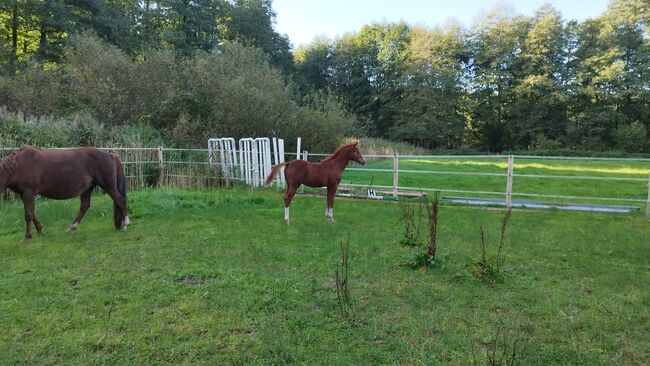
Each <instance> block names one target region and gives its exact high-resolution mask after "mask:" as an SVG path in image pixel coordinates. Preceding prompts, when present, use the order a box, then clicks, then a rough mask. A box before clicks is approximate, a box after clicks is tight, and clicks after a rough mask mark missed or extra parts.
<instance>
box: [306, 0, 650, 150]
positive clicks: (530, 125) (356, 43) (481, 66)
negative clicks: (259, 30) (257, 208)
mask: <svg viewBox="0 0 650 366" xmlns="http://www.w3.org/2000/svg"><path fill="white" fill-rule="evenodd" d="M649 20H650V3H648V2H647V1H640V0H639V1H637V0H613V1H611V2H610V4H609V6H608V8H607V11H606V12H605V13H604V14H602V15H600V16H598V17H596V18H594V19H588V20H585V21H583V22H577V21H566V20H564V19H563V18H562V15H561V14H560V12H559V11H557V10H556V9H555V8H553V7H552V6H549V5H545V6H543V7H541V8H539V9H538V10H537V11H536V12H535V14H533V15H532V16H523V15H516V14H513V13H512V11H511V10H509V9H508V8H504V7H497V8H495V9H493V10H492V11H491V12H490V13H489V14H487V15H486V16H485V17H484V18H483V19H481V20H480V21H478V22H477V23H476V24H474V25H473V26H472V27H464V26H463V25H461V24H458V23H455V22H448V23H447V24H444V25H442V26H436V27H433V28H428V27H422V26H409V25H407V24H404V23H397V24H395V23H393V24H373V25H367V26H365V27H363V28H362V29H361V30H360V31H358V32H356V33H353V34H347V35H345V36H343V37H341V38H339V39H336V40H327V39H320V40H316V41H314V42H313V43H312V44H310V45H308V46H306V47H303V48H300V49H298V50H296V52H295V58H296V68H297V69H298V74H299V76H300V77H301V78H302V80H303V81H304V83H305V84H307V85H309V86H311V87H313V88H316V89H326V90H332V91H333V92H334V93H335V94H336V95H337V96H338V97H340V99H341V100H342V102H343V103H344V105H345V106H346V107H347V108H348V109H349V110H351V111H354V112H355V114H356V115H357V116H358V118H359V120H360V121H361V123H362V124H363V126H365V127H366V128H367V132H368V133H369V134H371V135H374V136H381V137H386V138H391V139H395V140H401V141H406V142H411V143H414V144H417V145H420V146H427V147H459V146H477V147H481V148H483V149H487V150H490V151H502V150H508V149H529V148H559V147H572V148H584V149H597V150H600V149H612V148H618V149H622V150H628V151H643V150H644V149H645V150H646V151H648V149H650V146H649V145H648V141H649V140H648V136H649V132H650V30H649V28H648V24H649Z"/></svg>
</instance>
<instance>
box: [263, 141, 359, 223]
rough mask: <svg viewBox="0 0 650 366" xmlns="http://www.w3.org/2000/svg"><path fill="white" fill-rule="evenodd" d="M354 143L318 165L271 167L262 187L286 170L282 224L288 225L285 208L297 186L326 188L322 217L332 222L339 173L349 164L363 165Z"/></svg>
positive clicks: (302, 163) (292, 163) (301, 162)
mask: <svg viewBox="0 0 650 366" xmlns="http://www.w3.org/2000/svg"><path fill="white" fill-rule="evenodd" d="M357 144H358V142H355V143H352V144H347V145H343V146H341V147H339V148H338V149H336V151H335V152H334V154H332V155H330V156H328V157H327V158H325V159H323V160H322V161H321V162H320V163H310V162H308V161H305V160H292V161H289V162H286V163H280V164H278V165H275V166H274V167H273V169H272V170H271V174H269V176H268V177H267V178H266V181H265V182H264V185H266V186H268V185H269V184H271V182H272V181H273V178H274V177H275V176H276V175H277V174H278V172H279V171H280V169H282V167H286V169H285V171H284V176H285V179H286V181H287V192H286V193H285V195H284V221H285V222H286V223H287V225H288V224H289V205H291V200H292V199H293V196H294V195H295V194H296V190H297V189H298V187H300V185H301V184H304V185H306V186H309V187H327V208H326V210H325V217H327V219H328V220H329V221H330V222H332V221H334V196H335V195H336V190H337V189H338V187H339V183H340V182H341V176H342V175H343V170H345V167H346V166H348V163H349V162H350V160H352V161H355V162H357V163H359V164H361V165H364V164H365V163H366V159H364V158H363V155H361V152H360V151H359V149H358V147H357Z"/></svg>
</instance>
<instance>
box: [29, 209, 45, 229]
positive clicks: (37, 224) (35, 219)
mask: <svg viewBox="0 0 650 366" xmlns="http://www.w3.org/2000/svg"><path fill="white" fill-rule="evenodd" d="M32 221H33V222H34V226H35V227H36V232H37V233H39V234H43V224H41V222H40V221H38V219H37V218H36V208H34V219H33V220H32Z"/></svg>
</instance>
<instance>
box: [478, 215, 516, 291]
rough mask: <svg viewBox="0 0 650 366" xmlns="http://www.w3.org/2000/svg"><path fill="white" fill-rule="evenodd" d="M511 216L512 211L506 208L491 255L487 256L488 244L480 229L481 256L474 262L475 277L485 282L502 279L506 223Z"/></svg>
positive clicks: (483, 232)
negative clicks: (497, 239) (497, 240)
mask: <svg viewBox="0 0 650 366" xmlns="http://www.w3.org/2000/svg"><path fill="white" fill-rule="evenodd" d="M511 215H512V209H510V208H508V209H507V210H506V212H505V214H504V215H503V218H502V219H501V231H500V237H499V242H498V243H497V244H496V248H495V249H494V250H493V253H492V254H488V253H487V252H488V248H489V246H490V245H489V244H488V243H487V239H486V238H485V235H486V234H485V231H484V230H483V226H482V225H481V227H480V233H481V237H480V241H479V248H480V249H481V256H480V258H479V259H478V261H477V262H476V264H475V265H476V277H478V278H479V279H481V280H482V281H485V282H494V281H500V280H502V279H503V274H504V270H503V264H504V263H505V260H506V252H505V251H504V250H505V236H506V230H507V228H508V223H509V222H510V216H511Z"/></svg>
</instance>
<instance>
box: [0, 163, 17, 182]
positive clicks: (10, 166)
mask: <svg viewBox="0 0 650 366" xmlns="http://www.w3.org/2000/svg"><path fill="white" fill-rule="evenodd" d="M13 158H14V157H13V156H9V157H7V158H5V159H3V160H1V161H0V186H4V185H6V184H8V183H9V179H11V175H12V174H13V171H14V161H13ZM9 159H11V160H9ZM0 189H4V187H0Z"/></svg>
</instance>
